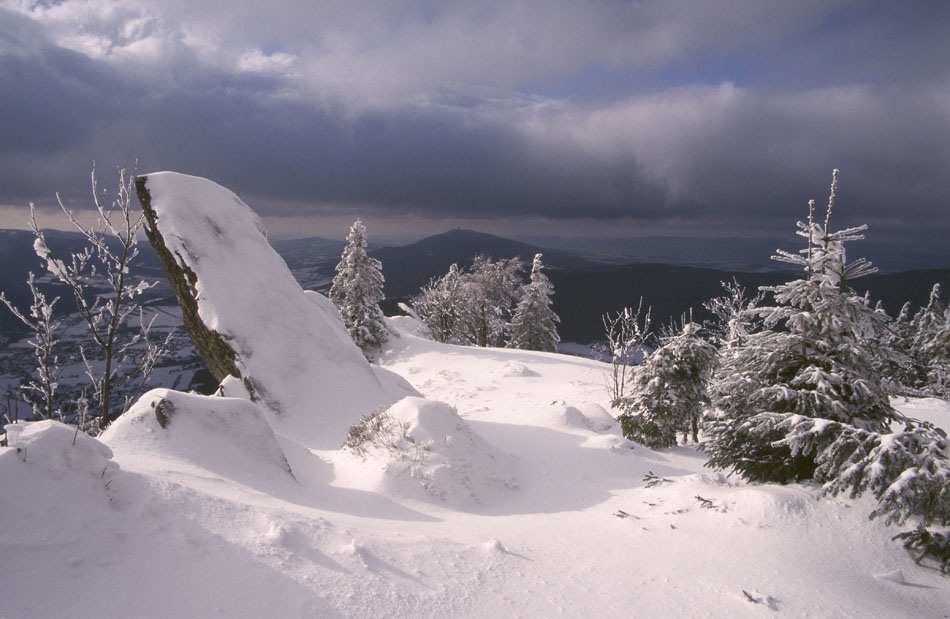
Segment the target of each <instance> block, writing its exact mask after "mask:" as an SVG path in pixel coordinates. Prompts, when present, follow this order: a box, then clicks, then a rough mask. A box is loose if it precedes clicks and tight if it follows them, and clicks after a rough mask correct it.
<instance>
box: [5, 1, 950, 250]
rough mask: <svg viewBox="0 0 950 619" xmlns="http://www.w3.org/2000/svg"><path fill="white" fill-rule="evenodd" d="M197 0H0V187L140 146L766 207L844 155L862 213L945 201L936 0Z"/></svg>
mask: <svg viewBox="0 0 950 619" xmlns="http://www.w3.org/2000/svg"><path fill="white" fill-rule="evenodd" d="M7 4H8V5H9V4H10V3H7ZM199 4H201V6H200V7H198V6H194V5H195V3H185V2H181V3H176V2H170V4H169V5H168V9H167V10H166V11H165V12H159V11H158V10H157V9H154V8H153V7H151V6H150V5H148V4H145V3H139V2H136V1H132V0H126V1H124V2H114V3H105V2H102V1H100V0H85V1H84V2H78V1H75V0H73V1H70V0H67V1H66V2H62V3H60V4H58V5H56V6H54V7H52V8H47V9H42V10H41V9H34V10H32V11H25V13H22V12H19V11H11V10H4V9H2V8H0V12H2V13H3V14H2V15H0V23H2V24H3V25H2V26H0V53H2V55H0V80H2V83H3V85H4V88H2V89H0V104H2V105H3V109H4V114H3V115H2V117H0V131H2V135H3V141H2V143H0V155H2V157H3V160H4V165H3V166H2V167H0V202H6V203H11V202H18V201H23V200H24V198H28V199H32V200H36V201H39V202H42V201H44V200H48V199H49V198H50V197H51V196H52V193H53V192H54V191H56V190H60V191H63V192H64V193H66V194H68V195H70V196H76V197H79V196H82V195H83V194H84V192H85V191H86V189H85V183H86V180H85V179H86V178H87V176H88V168H89V165H90V163H91V161H92V160H93V159H95V160H96V161H97V167H98V169H99V170H100V173H102V171H103V170H108V169H111V167H113V166H116V165H130V164H131V163H132V162H133V161H134V160H135V159H138V160H139V166H140V169H141V170H142V171H147V170H153V169H175V170H180V171H183V172H187V173H191V174H197V175H201V176H207V177H209V178H212V179H214V180H216V181H218V182H220V183H222V184H224V185H226V186H228V187H230V188H232V189H234V190H235V191H237V192H238V193H239V194H241V195H244V196H247V197H253V198H254V199H255V202H254V206H255V208H257V209H258V210H260V211H261V212H262V214H264V215H268V214H282V215H289V214H293V215H301V214H306V213H310V212H314V213H318V212H320V209H326V208H330V205H332V208H337V209H339V208H343V207H345V205H346V204H353V205H360V206H361V207H366V206H372V207H375V208H376V209H377V211H378V212H380V213H389V214H391V215H393V216H398V215H400V214H405V213H412V214H416V215H423V216H431V217H442V218H453V217H458V218H471V217H515V216H521V215H525V216H542V217H551V218H558V219H570V218H615V217H621V216H625V217H635V218H639V219H644V220H649V219H663V220H669V221H676V220H682V221H688V220H705V221H719V222H721V225H723V226H730V225H736V224H737V223H739V222H742V223H744V224H746V225H751V224H756V225H759V226H760V227H761V225H762V224H764V223H765V222H767V221H768V220H770V219H772V218H780V219H781V221H782V222H788V221H789V220H793V219H795V218H798V217H801V216H802V214H803V213H802V211H803V209H804V205H805V202H806V201H807V199H809V198H815V199H816V200H817V201H818V202H819V203H822V202H823V200H824V199H825V197H826V194H827V185H828V182H829V180H830V174H831V169H832V168H834V167H838V168H841V169H842V197H843V198H844V199H846V200H847V201H848V202H849V204H853V205H855V207H856V208H854V210H853V211H851V213H852V214H851V215H850V217H853V218H857V219H858V223H860V221H862V220H879V221H888V220H903V223H902V224H901V225H904V226H905V227H906V226H910V225H911V222H910V221H908V220H914V219H916V220H920V221H927V222H928V226H927V227H928V228H929V229H942V230H944V231H945V230H946V227H947V226H948V225H950V224H948V222H947V219H948V218H947V217H946V215H944V210H945V208H946V207H947V204H948V202H950V181H948V179H950V169H948V166H950V163H948V162H950V103H948V101H950V75H948V69H947V67H946V65H945V63H944V62H942V61H941V59H946V58H947V57H950V43H948V42H947V37H945V36H943V35H944V34H945V32H946V27H945V26H947V25H948V23H950V21H948V18H947V15H948V10H947V9H946V8H944V6H945V5H943V4H940V3H933V4H931V3H920V4H915V9H916V10H911V9H907V10H900V11H898V10H897V9H890V8H888V7H887V6H885V4H886V3H880V4H876V5H874V6H870V7H867V6H865V5H864V4H863V3H851V2H840V3H827V2H821V3H819V2H815V3H788V4H783V5H781V6H778V5H776V6H767V5H766V4H765V3H758V2H750V3H730V4H728V5H717V6H711V5H702V6H701V7H698V8H697V7H696V6H695V5H693V4H692V3H687V5H689V6H687V5H683V4H681V3H677V2H638V3H619V2H608V1H605V2H600V3H594V4H591V5H589V6H588V5H585V6H584V7H583V10H581V8H579V6H578V5H576V4H575V3H564V4H563V5H560V6H557V5H547V10H546V11H543V12H539V11H533V10H530V6H531V5H530V3H503V4H499V5H493V4H491V3H486V4H484V5H482V6H481V8H479V9H477V10H476V9H473V8H471V5H469V4H468V3H458V4H456V3H439V4H434V5H431V6H430V5H428V4H426V3H408V4H403V5H400V7H397V8H393V6H392V5H389V4H384V5H380V4H375V3H354V4H353V5H352V7H350V8H349V9H348V10H346V11H341V10H337V9H334V8H333V7H332V6H330V5H322V4H319V3H297V2H292V1H286V0H285V1H284V2H281V3H279V6H276V7H270V5H268V6H267V7H265V6H264V5H263V4H262V5H260V6H256V5H253V6H251V7H245V8H243V9H241V10H233V9H232V10H227V7H226V6H225V5H221V6H218V7H217V8H216V7H215V5H214V4H213V3H210V4H205V3H199ZM0 6H2V3H0ZM17 6H20V5H19V4H18V5H17ZM227 6H230V5H227ZM687 9H688V10H687ZM222 11H224V12H223V13H222ZM858 205H859V206H858ZM844 212H847V211H844ZM941 227H942V228H941Z"/></svg>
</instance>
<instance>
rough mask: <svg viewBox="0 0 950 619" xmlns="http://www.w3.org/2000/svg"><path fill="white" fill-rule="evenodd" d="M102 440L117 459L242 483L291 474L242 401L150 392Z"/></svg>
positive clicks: (254, 411)
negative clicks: (176, 466)
mask: <svg viewBox="0 0 950 619" xmlns="http://www.w3.org/2000/svg"><path fill="white" fill-rule="evenodd" d="M100 438H101V439H102V441H103V442H104V443H106V444H107V445H109V446H110V447H112V449H113V450H114V451H115V453H116V454H118V455H119V456H126V455H133V456H139V457H141V456H149V457H151V458H157V459H166V460H167V459H172V460H179V461H184V462H188V463H190V464H194V465H196V466H199V467H201V468H203V469H205V470H207V471H211V472H213V473H216V474H218V475H221V476H222V477H227V478H231V479H238V480H241V481H244V482H246V483H252V482H254V481H256V480H260V479H271V480H272V479H273V478H275V477H279V476H287V477H289V476H290V473H291V471H290V466H289V465H288V464H287V459H286V458H285V457H284V453H283V451H282V450H281V447H280V445H279V444H278V441H277V437H276V436H275V435H274V432H273V430H271V427H270V425H269V424H268V423H267V420H266V419H265V416H264V412H263V410H262V409H261V408H260V407H259V406H257V405H256V404H254V403H253V402H250V401H248V400H245V399H241V398H226V397H217V396H203V395H197V394H193V393H182V392H180V391H172V390H170V389H153V390H152V391H149V392H148V393H146V394H145V395H144V396H142V397H141V398H139V400H138V402H136V403H135V405H134V406H132V408H131V409H129V410H128V412H126V413H125V414H124V415H122V416H120V417H119V418H118V419H117V420H116V421H115V422H113V423H112V425H110V426H109V427H108V428H107V429H106V431H105V432H103V433H102V435H101V437H100Z"/></svg>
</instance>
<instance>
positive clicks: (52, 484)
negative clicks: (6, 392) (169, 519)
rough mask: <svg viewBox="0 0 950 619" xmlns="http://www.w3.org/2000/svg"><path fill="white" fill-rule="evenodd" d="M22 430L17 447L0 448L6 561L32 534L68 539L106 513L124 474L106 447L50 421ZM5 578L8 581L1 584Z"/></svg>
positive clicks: (0, 537) (1, 537)
mask: <svg viewBox="0 0 950 619" xmlns="http://www.w3.org/2000/svg"><path fill="white" fill-rule="evenodd" d="M23 425H25V428H24V429H23V433H22V434H21V435H20V437H19V440H18V441H17V443H16V445H15V446H11V447H4V448H0V488H2V491H0V522H3V526H0V547H5V549H4V552H3V553H4V555H8V554H10V555H12V552H13V550H12V548H15V547H16V545H17V544H21V543H24V540H25V539H27V538H29V537H30V536H31V535H32V531H36V532H37V535H38V536H40V537H43V538H46V539H47V540H48V539H49V538H50V537H51V536H56V535H67V536H68V535H69V532H70V531H74V530H75V528H76V527H79V526H81V524H82V523H84V522H86V521H87V520H92V519H93V518H94V517H95V515H96V514H99V513H100V512H102V511H106V512H107V511H109V510H110V504H111V503H112V499H113V495H114V491H115V489H114V488H113V489H112V490H110V485H111V484H112V483H113V482H114V481H115V479H116V478H117V477H118V476H119V474H120V473H121V472H122V471H121V470H120V468H119V465H118V464H116V463H115V462H114V461H113V460H112V450H110V449H109V447H107V446H106V445H104V444H102V443H101V442H100V441H98V440H96V439H94V438H92V437H90V436H87V435H85V434H83V433H81V432H80V433H79V434H78V435H77V434H76V428H74V427H70V426H67V425H65V424H62V423H60V422H58V421H51V420H47V421H38V422H35V423H27V424H23ZM74 438H75V444H73V439H74ZM59 530H63V531H64V532H63V533H60V531H59ZM47 543H48V541H47ZM8 567H9V566H8ZM11 569H12V568H11ZM7 578H10V579H12V575H11V574H9V573H8V574H6V575H4V576H3V578H0V581H2V580H5V579H7ZM0 614H2V613H0Z"/></svg>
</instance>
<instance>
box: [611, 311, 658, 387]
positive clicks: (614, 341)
mask: <svg viewBox="0 0 950 619" xmlns="http://www.w3.org/2000/svg"><path fill="white" fill-rule="evenodd" d="M641 315H642V318H641ZM603 322H604V335H605V336H606V337H607V342H606V346H607V348H608V350H607V352H608V354H609V355H610V371H609V373H608V374H607V389H608V391H609V392H610V401H611V403H612V404H613V405H614V406H616V405H617V404H618V403H619V402H621V401H622V400H623V398H624V397H625V396H626V395H627V385H629V384H630V383H631V382H632V381H633V368H634V366H635V365H636V362H637V359H639V358H640V357H641V355H643V354H644V351H645V350H646V346H647V342H648V340H650V338H651V337H652V335H651V333H650V308H649V307H648V308H647V309H646V312H645V313H644V311H643V298H642V297H641V298H640V303H639V305H637V309H636V310H634V309H633V308H630V307H625V308H623V309H622V310H620V311H619V312H617V313H616V314H615V315H613V316H611V315H610V314H609V313H608V314H604V316H603Z"/></svg>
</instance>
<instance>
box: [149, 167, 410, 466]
mask: <svg viewBox="0 0 950 619" xmlns="http://www.w3.org/2000/svg"><path fill="white" fill-rule="evenodd" d="M136 189H137V192H138V197H139V201H140V202H141V204H142V209H143V210H144V212H145V217H146V220H147V226H146V233H147V235H148V239H149V241H150V242H151V244H152V246H153V247H154V248H155V251H156V252H157V253H158V255H159V259H160V260H161V263H162V267H163V268H164V269H165V273H166V275H167V276H168V279H169V282H170V283H171V286H172V289H173V290H174V291H175V295H176V296H177V297H178V302H179V304H180V305H181V307H182V312H183V315H184V319H185V324H186V326H187V328H188V332H189V333H190V334H191V337H192V339H193V340H194V343H195V346H196V348H197V349H198V351H199V353H200V354H201V357H202V359H204V361H205V363H206V364H207V366H208V369H209V370H210V371H211V372H212V373H213V374H214V376H215V377H216V378H217V379H219V380H223V379H224V378H225V377H226V376H228V375H232V376H235V377H238V378H240V379H241V380H242V381H243V383H244V385H245V387H246V388H247V390H248V392H249V393H250V395H251V398H252V399H253V400H254V401H255V402H257V403H258V404H259V405H261V406H262V407H263V408H264V410H265V411H266V413H267V416H268V421H269V422H270V423H271V426H272V427H273V428H274V431H275V432H276V433H277V434H279V435H283V436H284V437H285V438H289V439H291V440H294V441H297V442H300V443H302V444H304V445H307V446H308V447H314V448H326V449H331V448H337V447H339V446H340V444H341V443H342V441H343V438H344V436H345V435H346V431H347V429H348V428H349V426H350V425H351V424H352V423H354V422H356V421H357V420H359V419H360V417H362V416H363V415H366V414H369V413H372V412H373V411H376V410H379V409H381V408H384V407H386V406H389V405H390V404H392V403H393V402H394V401H396V400H397V399H399V398H401V397H403V396H405V395H410V394H413V393H414V391H413V390H412V388H411V387H409V386H408V385H407V384H405V382H404V381H400V380H397V379H394V378H393V376H392V375H390V374H389V373H388V372H386V371H384V370H380V369H379V368H375V367H373V366H371V365H370V364H369V363H368V362H367V361H366V359H365V357H364V356H363V354H362V353H361V352H360V350H359V348H357V347H356V345H355V344H354V343H353V342H352V340H351V339H350V337H349V334H348V333H347V332H346V330H345V328H344V327H343V324H342V322H341V321H340V318H339V312H337V310H336V308H335V307H334V306H333V304H332V303H330V302H329V301H328V300H327V299H326V298H324V297H322V296H321V295H318V294H316V293H313V292H305V291H304V290H303V289H302V288H301V287H300V285H299V284H298V283H297V281H296V280H295V279H294V277H293V275H292V274H291V273H290V270H289V269H288V268H287V265H286V264H285V263H284V261H283V260H282V259H281V258H280V256H278V255H277V253H276V252H275V251H274V250H273V249H272V248H271V246H270V244H269V243H268V242H267V238H266V236H265V232H264V228H263V225H262V223H261V220H260V218H259V217H258V216H257V214H256V213H254V211H252V210H251V209H250V208H249V207H248V206H247V205H246V204H244V202H242V201H241V200H240V198H238V197H237V196H236V195H235V194H234V193H232V192H231V191H229V190H227V189H225V188H224V187H221V186H220V185H217V184H215V183H213V182H212V181H209V180H207V179H203V178H198V177H194V176H187V175H184V174H177V173H173V172H159V173H154V174H147V175H143V176H139V177H138V179H137V180H136ZM381 379H382V380H381Z"/></svg>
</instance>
